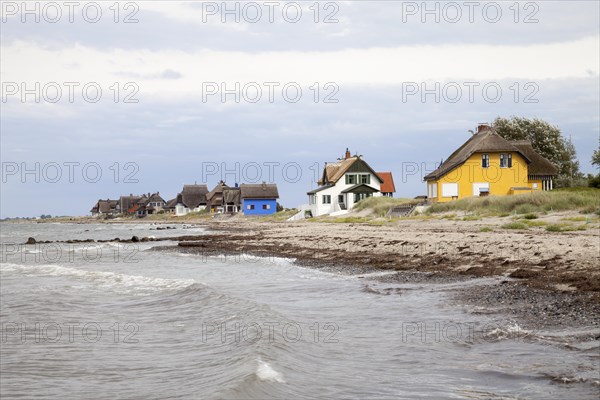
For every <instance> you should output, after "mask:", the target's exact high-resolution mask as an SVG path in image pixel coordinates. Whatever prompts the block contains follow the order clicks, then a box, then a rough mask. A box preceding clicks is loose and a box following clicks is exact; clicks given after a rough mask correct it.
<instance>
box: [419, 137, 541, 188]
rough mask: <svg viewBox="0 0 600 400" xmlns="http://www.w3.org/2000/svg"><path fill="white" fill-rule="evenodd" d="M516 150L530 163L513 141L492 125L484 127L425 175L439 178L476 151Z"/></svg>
mask: <svg viewBox="0 0 600 400" xmlns="http://www.w3.org/2000/svg"><path fill="white" fill-rule="evenodd" d="M501 151H506V152H515V153H519V154H521V156H523V158H525V160H526V161H527V163H530V162H531V160H530V159H529V157H527V155H526V154H525V153H523V152H522V151H521V150H519V149H518V148H517V147H516V146H514V145H513V144H512V143H511V142H509V141H508V140H506V139H504V138H503V137H501V136H500V135H498V134H497V133H496V131H495V130H494V129H493V128H491V127H484V128H483V129H481V130H480V131H479V132H477V133H476V134H474V135H473V136H471V137H470V138H469V140H467V141H466V142H465V143H464V144H463V145H462V146H460V147H459V148H458V149H457V150H456V151H455V152H454V153H452V154H451V155H450V157H448V158H447V159H446V161H444V162H443V163H442V165H440V166H439V167H438V169H436V170H435V171H433V172H431V173H429V174H427V175H425V178H424V179H425V180H426V181H427V180H435V179H439V178H440V177H442V176H443V175H445V174H447V173H448V172H450V171H452V170H454V169H455V168H458V167H460V166H461V165H462V164H464V163H465V161H467V160H468V159H469V157H471V156H472V155H473V154H475V153H494V152H501Z"/></svg>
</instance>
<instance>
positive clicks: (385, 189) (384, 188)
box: [377, 172, 396, 197]
mask: <svg viewBox="0 0 600 400" xmlns="http://www.w3.org/2000/svg"><path fill="white" fill-rule="evenodd" d="M377 175H379V177H380V178H381V179H383V182H381V186H380V188H379V191H380V192H381V195H382V196H385V197H394V193H396V186H395V185H394V177H393V176H392V173H391V172H378V173H377Z"/></svg>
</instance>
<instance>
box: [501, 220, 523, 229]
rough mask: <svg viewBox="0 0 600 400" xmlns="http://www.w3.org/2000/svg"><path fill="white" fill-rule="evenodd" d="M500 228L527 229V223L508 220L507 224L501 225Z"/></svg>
mask: <svg viewBox="0 0 600 400" xmlns="http://www.w3.org/2000/svg"><path fill="white" fill-rule="evenodd" d="M500 228H503V229H518V230H525V229H529V226H527V224H524V223H522V222H509V223H508V224H504V225H502V226H501V227H500Z"/></svg>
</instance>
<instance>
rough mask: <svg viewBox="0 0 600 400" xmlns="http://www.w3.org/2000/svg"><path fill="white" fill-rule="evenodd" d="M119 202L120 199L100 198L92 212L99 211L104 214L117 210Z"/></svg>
mask: <svg viewBox="0 0 600 400" xmlns="http://www.w3.org/2000/svg"><path fill="white" fill-rule="evenodd" d="M118 202H119V200H110V199H106V200H98V202H97V203H96V205H94V207H93V208H92V210H91V212H99V213H102V214H106V213H109V212H111V211H114V210H115V208H116V207H117V203H118Z"/></svg>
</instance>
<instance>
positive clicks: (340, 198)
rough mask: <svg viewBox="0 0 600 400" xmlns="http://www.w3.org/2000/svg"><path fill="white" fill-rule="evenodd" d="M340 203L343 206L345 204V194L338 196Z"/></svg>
mask: <svg viewBox="0 0 600 400" xmlns="http://www.w3.org/2000/svg"><path fill="white" fill-rule="evenodd" d="M338 203H341V204H343V203H344V195H343V194H340V195H338Z"/></svg>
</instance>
